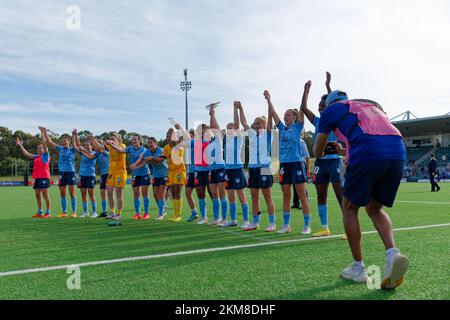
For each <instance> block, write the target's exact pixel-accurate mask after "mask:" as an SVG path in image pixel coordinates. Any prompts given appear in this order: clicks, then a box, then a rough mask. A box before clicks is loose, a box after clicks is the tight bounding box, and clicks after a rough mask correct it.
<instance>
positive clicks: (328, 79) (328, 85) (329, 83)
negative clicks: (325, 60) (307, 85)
mask: <svg viewBox="0 0 450 320" xmlns="http://www.w3.org/2000/svg"><path fill="white" fill-rule="evenodd" d="M326 75H327V79H326V80H325V86H326V87H327V91H328V93H331V91H333V90H332V89H331V73H329V72H328V71H327V74H326Z"/></svg>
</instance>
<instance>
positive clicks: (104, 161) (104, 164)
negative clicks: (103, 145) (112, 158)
mask: <svg viewBox="0 0 450 320" xmlns="http://www.w3.org/2000/svg"><path fill="white" fill-rule="evenodd" d="M97 163H98V165H99V166H100V175H104V174H108V173H109V151H108V150H104V151H103V153H100V155H99V156H98V158H97Z"/></svg>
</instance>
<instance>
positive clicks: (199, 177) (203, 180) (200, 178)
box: [194, 171, 210, 187]
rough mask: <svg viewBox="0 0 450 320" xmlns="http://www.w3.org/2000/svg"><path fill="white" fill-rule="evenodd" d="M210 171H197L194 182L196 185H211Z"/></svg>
mask: <svg viewBox="0 0 450 320" xmlns="http://www.w3.org/2000/svg"><path fill="white" fill-rule="evenodd" d="M209 179H210V176H209V171H196V172H195V178H194V183H195V186H196V187H199V186H200V187H201V186H208V185H209Z"/></svg>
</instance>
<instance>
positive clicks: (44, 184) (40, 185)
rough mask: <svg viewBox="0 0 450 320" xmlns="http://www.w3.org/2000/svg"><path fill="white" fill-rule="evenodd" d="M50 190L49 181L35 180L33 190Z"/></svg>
mask: <svg viewBox="0 0 450 320" xmlns="http://www.w3.org/2000/svg"><path fill="white" fill-rule="evenodd" d="M48 188H50V179H41V178H38V179H35V180H34V185H33V189H48Z"/></svg>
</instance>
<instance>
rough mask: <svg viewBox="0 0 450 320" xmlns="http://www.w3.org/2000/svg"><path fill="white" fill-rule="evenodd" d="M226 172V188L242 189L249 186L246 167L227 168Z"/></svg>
mask: <svg viewBox="0 0 450 320" xmlns="http://www.w3.org/2000/svg"><path fill="white" fill-rule="evenodd" d="M225 173H226V176H225V189H227V190H242V189H245V188H247V180H246V179H245V174H244V169H227V170H226V171H225Z"/></svg>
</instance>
